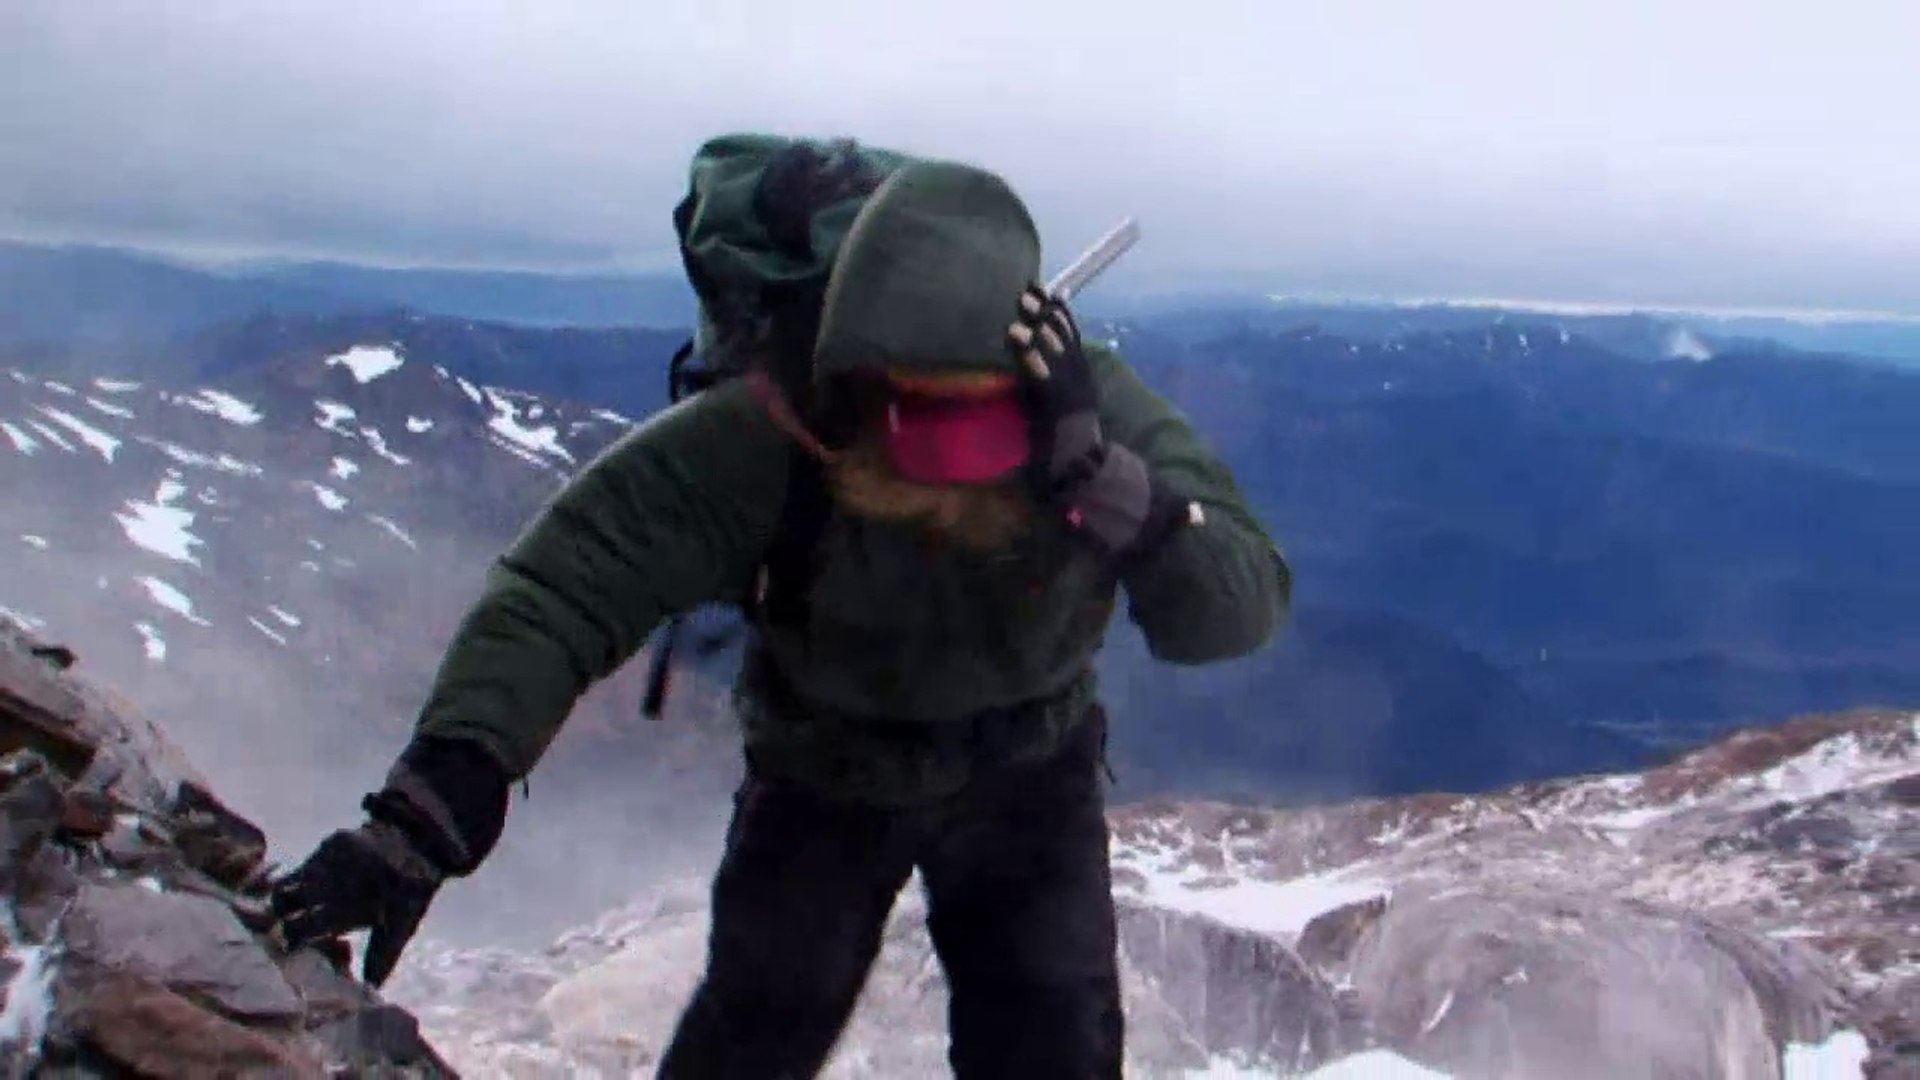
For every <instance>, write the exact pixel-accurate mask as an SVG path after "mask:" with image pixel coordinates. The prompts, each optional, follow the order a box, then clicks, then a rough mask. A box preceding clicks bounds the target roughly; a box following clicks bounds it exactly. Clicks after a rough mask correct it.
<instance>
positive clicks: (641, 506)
mask: <svg viewBox="0 0 1920 1080" xmlns="http://www.w3.org/2000/svg"><path fill="white" fill-rule="evenodd" d="M1089 353H1090V355H1091V357H1092V359H1093V362H1094V364H1095V365H1096V370H1097V372H1098V374H1099V379H1100V383H1101V387H1102V397H1103V404H1102V409H1101V413H1102V422H1103V423H1104V424H1105V425H1106V427H1107V430H1108V432H1109V435H1110V437H1111V438H1113V439H1114V440H1115V441H1117V442H1119V443H1121V444H1122V445H1125V446H1127V447H1129V448H1130V449H1132V450H1134V452H1136V453H1138V454H1140V455H1141V456H1142V457H1143V458H1144V459H1145V460H1146V461H1147V462H1148V463H1149V464H1150V465H1151V466H1152V467H1153V468H1154V469H1155V470H1156V471H1157V472H1158V474H1159V475H1160V476H1161V477H1162V478H1163V479H1164V480H1165V482H1166V483H1168V484H1169V485H1170V486H1172V487H1174V488H1176V489H1178V490H1179V491H1180V492H1181V493H1182V494H1183V495H1185V496H1187V497H1189V498H1192V499H1194V500H1196V501H1198V502H1199V503H1200V505H1201V506H1202V508H1203V509H1204V511H1205V522H1204V524H1202V525H1200V526H1198V527H1195V528H1188V529H1183V530H1181V531H1179V532H1177V533H1175V534H1174V537H1173V539H1172V540H1171V541H1170V542H1169V543H1168V544H1167V545H1166V546H1165V547H1163V548H1162V549H1161V550H1160V551H1158V552H1156V553H1154V554H1153V555H1151V556H1150V557H1149V558H1147V559H1145V560H1144V561H1142V562H1140V563H1139V564H1137V565H1135V566H1133V567H1131V568H1130V569H1129V571H1128V573H1127V574H1126V576H1125V577H1124V578H1122V579H1120V580H1118V581H1115V580H1114V579H1113V578H1112V577H1111V576H1109V575H1107V574H1105V573H1103V572H1102V569H1101V565H1100V563H1099V562H1098V560H1097V559H1096V558H1095V557H1094V556H1093V555H1091V554H1090V553H1089V552H1087V551H1085V550H1083V549H1082V548H1081V547H1080V545H1079V541H1078V540H1077V539H1076V538H1074V537H1073V536H1071V535H1070V534H1069V533H1068V531H1067V529H1066V527H1065V526H1064V525H1063V524H1059V523H1056V522H1055V521H1054V520H1053V519H1052V518H1051V517H1047V516H1042V517H1040V518H1039V519H1037V520H1038V524H1037V526H1036V528H1035V529H1034V530H1033V532H1032V534H1031V535H1030V537H1029V538H1028V539H1027V540H1025V541H1022V542H1021V544H1020V545H1019V546H1018V547H1016V548H1015V549H1014V550H1012V551H1009V552H1003V553H1000V554H997V555H988V554H984V553H978V552H970V551H965V550H957V549H954V548H952V547H939V548H935V547H931V546H929V545H928V544H927V543H926V542H925V540H924V539H923V538H922V535H921V533H920V532H919V530H918V529H917V528H915V527H912V526H908V525H904V524H899V523H892V522H881V521H873V520H866V519H855V518H850V517H847V516H845V515H841V514H837V513H836V514H833V515H832V516H831V517H830V518H829V520H828V523H827V525H826V526H825V528H824V530H823V534H822V536H821V538H820V549H819V550H820V553H821V556H822V559H823V562H822V564H821V570H820V573H819V575H818V577H817V579H816V583H815V586H814V588H813V590H812V592H811V594H810V597H809V599H810V604H809V618H810V625H809V626H808V627H807V629H806V630H805V631H804V632H791V631H780V632H776V633H775V634H773V635H772V640H770V641H769V642H768V644H769V647H770V651H771V653H772V655H773V656H775V657H777V658H778V659H779V660H780V661H781V666H782V668H783V671H784V674H785V675H786V677H787V678H788V679H789V680H790V681H791V683H792V685H793V686H794V688H795V689H796V690H797V691H798V692H799V693H800V694H801V695H802V696H804V697H805V698H806V699H808V700H810V701H812V702H815V703H816V704H817V705H818V706H819V708H820V711H821V712H822V713H823V714H828V713H831V714H834V715H838V714H841V713H845V714H853V715H854V716H857V717H868V718H875V719H881V718H884V719H891V720H898V721H904V722H909V723H916V724H924V725H927V726H929V727H930V728H937V727H938V726H939V725H940V724H942V723H943V722H950V721H956V720H960V719H962V718H965V717H967V716H968V715H969V714H972V713H975V712H977V711H979V710H983V709H988V708H992V707H995V706H1004V705H1009V704H1013V703H1016V702H1020V701H1023V700H1027V699H1030V698H1033V697H1036V696H1040V695H1045V694H1048V693H1052V692H1056V691H1059V690H1061V689H1063V688H1067V687H1069V686H1070V685H1072V684H1075V683H1076V681H1080V682H1081V683H1082V684H1084V683H1085V681H1086V678H1087V676H1088V673H1089V671H1090V669H1091V664H1092V661H1093V657H1094V654H1095V652H1096V651H1097V649H1098V648H1099V645H1100V643H1101V641H1102V639H1103V637H1104V635H1105V632H1106V628H1107V624H1108V622H1109V621H1110V618H1111V615H1112V613H1113V611H1114V610H1115V601H1116V587H1119V588H1124V590H1125V592H1126V594H1127V606H1126V612H1127V614H1128V616H1129V617H1130V618H1131V619H1132V620H1133V621H1134V623H1136V624H1137V625H1138V626H1139V628H1140V630H1141V631H1142V633H1143V635H1144V637H1145V639H1146V642H1147V645H1148V647H1149V649H1150V650H1151V652H1152V654H1153V655H1154V656H1155V657H1156V658H1158V659H1160V660H1163V661H1167V662H1170V663H1178V664H1199V663H1206V662H1208V661H1214V660H1222V659H1227V658H1230V657H1235V656H1240V655H1244V654H1246V653H1249V652H1251V651H1253V650H1255V649H1257V648H1259V647H1261V646H1262V645H1264V644H1265V643H1267V642H1268V641H1269V640H1270V639H1271V637H1272V636H1273V634H1274V632H1275V630H1276V627H1277V626H1278V624H1279V622H1280V621H1281V619H1282V618H1283V617H1284V615H1285V613H1286V610H1287V607H1288V604H1289V601H1290V586H1291V578H1290V574H1289V571H1288V568H1287V565H1286V563H1285V561H1284V560H1283V558H1282V556H1281V553H1280V551H1279V549H1278V547H1277V546H1276V545H1275V544H1274V542H1273V541H1272V539H1271V538H1270V537H1269V536H1268V535H1267V533H1266V531H1265V530H1264V529H1263V528H1262V526H1261V525H1260V523H1259V522H1258V521H1257V520H1256V519H1255V518H1254V516H1253V515H1252V514H1251V513H1250V512H1249V511H1248V509H1247V507H1246V505H1245V502H1244V500H1243V498H1242V496H1241V494H1240V492H1239V490H1238V489H1237V487H1236V484H1235V482H1234V480H1233V478H1232V476H1231V475H1230V474H1229V472H1228V471H1227V469H1226V468H1225V466H1224V465H1223V464H1222V463H1221V462H1220V461H1219V459H1218V458H1217V457H1215V456H1214V455H1213V454H1212V453H1211V452H1209V451H1208V450H1207V449H1205V448H1204V447H1203V446H1202V444H1201V442H1200V440H1199V439H1198V438H1197V437H1196V435H1195V433H1194V431H1193V430H1192V428H1191V427H1190V426H1189V424H1188V423H1187V421H1186V419H1185V418H1184V417H1183V416H1182V415H1181V414H1180V413H1179V412H1178V411H1176V410H1175V409H1174V408H1173V407H1171V406H1170V405H1169V404H1168V403H1167V402H1166V401H1165V400H1163V399H1162V398H1161V397H1160V396H1158V395H1157V394H1155V393H1154V392H1153V391H1151V390H1150V389H1148V388H1147V387H1146V386H1145V385H1144V384H1143V383H1142V382H1141V381H1140V379H1139V378H1138V377H1137V376H1136V375H1135V374H1134V373H1133V371H1132V370H1131V369H1130V368H1128V367H1127V366H1126V365H1125V364H1124V363H1123V362H1122V361H1121V360H1120V358H1119V357H1118V356H1116V355H1115V354H1113V353H1112V352H1109V351H1107V350H1104V349H1099V348H1095V347H1092V346H1090V347H1089ZM790 462H791V456H790V450H789V444H788V441H787V437H786V436H785V435H784V434H783V433H782V432H781V431H780V430H779V429H778V428H777V427H776V426H774V424H773V423H772V421H771V420H770V419H769V418H768V417H767V416H766V414H765V412H764V411H763V409H762V408H761V406H760V404H759V403H758V402H757V401H756V400H755V399H754V398H753V397H752V396H751V395H750V394H749V393H748V392H747V388H746V386H745V385H744V384H742V383H739V382H732V383H726V384H722V385H721V386H719V387H716V388H714V389H712V390H709V391H707V392H705V393H703V394H700V395H698V396H696V397H694V398H692V399H690V400H687V401H684V402H681V403H680V404H678V405H676V406H673V407H671V408H669V409H667V410H665V411H663V412H661V413H659V414H657V415H655V416H654V417H652V418H650V419H649V420H647V421H646V422H644V423H642V424H641V425H639V426H638V427H636V428H635V429H634V430H633V431H631V432H629V433H628V434H627V435H626V436H624V437H623V438H621V439H620V440H619V441H618V442H616V443H614V444H613V445H612V446H610V447H609V448H608V449H607V450H606V451H605V452H604V453H602V454H601V455H600V456H598V457H597V458H595V459H594V460H593V461H591V462H590V463H588V464H587V465H586V466H585V467H584V468H583V469H582V470H581V471H580V472H579V473H578V474H576V475H575V476H574V478H573V479H572V480H571V481H570V482H569V483H567V484H566V485H565V486H564V487H563V488H562V489H561V490H560V491H559V492H558V493H557V494H556V496H555V497H554V498H553V499H551V500H550V501H549V502H548V504H547V505H546V506H545V507H544V508H543V509H542V510H541V511H540V513H539V514H538V515H537V516H536V517H535V518H534V519H533V521H532V522H531V523H530V525H529V526H528V527H527V528H526V529H525V530H524V531H523V532H522V534H521V535H520V536H519V537H518V538H517V539H516V541H515V542H514V543H513V544H512V545H511V547H510V548H509V549H508V550H507V551H506V552H505V553H504V554H503V555H502V556H501V557H500V558H499V559H498V560H497V562H496V563H495V564H494V565H493V566H492V567H491V568H490V570H489V572H488V576H487V582H486V588H485V591H484V593H483V595H482V596H481V597H480V599H479V601H478V602H477V603H476V604H475V605H474V607H473V608H472V609H471V610H470V612H469V613H468V614H467V616H466V618H465V619H464V621H463V622H462V624H461V625H460V627H459V628H458V630H457V631H456V633H455V635H454V638H453V641H452V643H451V645H450V646H449V648H448V649H447V652H446V655H445V658H444V660H443V661H442V663H441V666H440V669H439V672H438V674H437V676H436V679H435V682H434V686H433V689H432V692H431V694H430V696H429V699H428V702H427V705H426V707H425V710H424V712H423V715H422V717H421V720H420V732H421V734H426V735H441V736H458V737H466V738H472V739H476V740H479V741H480V742H481V743H482V744H483V745H485V746H486V747H488V748H489V749H491V750H492V751H493V752H494V754H495V755H496V756H497V757H498V758H499V760H500V761H501V762H502V763H503V764H505V765H506V767H507V769H508V771H509V772H510V773H511V774H512V775H514V776H516V777H518V776H523V775H525V774H526V773H527V772H529V771H531V770H532V769H533V767H534V766H535V764H536V763H537V762H538V761H539V760H540V758H541V755H542V754H543V753H544V752H545V750H546V748H547V747H548V745H549V744H550V742H551V740H552V739H553V737H554V735H555V734H556V733H557V732H558V730H559V729H560V726H561V724H562V723H563V721H564V720H565V719H566V717H567V715H568V714H569V712H570V711H571V710H572V707H573V704H574V702H575V700H576V699H577V698H578V696H579V695H580V694H581V693H583V692H584V691H585V690H586V689H587V688H588V687H589V686H590V685H591V684H592V683H593V682H595V681H596V680H598V679H600V678H602V677H604V676H606V675H608V674H610V673H612V672H613V671H614V670H615V669H616V668H618V667H620V666H621V665H622V664H623V663H625V662H626V661H627V660H628V659H629V658H630V657H632V656H633V655H634V654H635V653H636V652H637V651H638V650H639V648H640V647H641V645H642V644H643V643H644V642H645V640H646V638H647V637H648V635H649V634H650V633H651V632H652V631H653V630H654V629H655V627H657V626H658V625H659V624H660V623H661V621H662V620H663V619H665V618H666V617H668V616H670V615H672V614H674V613H677V612H684V611H688V610H690V609H692V608H695V607H698V606H700V605H703V604H708V603H721V604H725V603H735V604H737V603H741V602H743V601H744V600H745V599H746V598H745V597H744V596H743V595H741V594H742V592H743V591H744V590H743V588H742V583H743V582H746V581H750V580H751V579H752V575H753V572H754V569H755V568H756V567H757V566H758V565H759V564H760V562H761V560H762V559H763V557H764V555H765V553H766V550H767V548H768V545H769V543H770V542H771V540H772V535H773V530H774V525H775V522H776V521H777V519H778V517H779V514H780V508H781V506H782V504H783V500H784V497H785V494H786V483H787V479H788V475H787V474H788V470H789V468H790ZM752 683H753V680H751V679H745V678H743V680H742V682H741V685H740V687H739V699H738V700H739V706H740V712H741V718H742V720H743V722H744V724H745V729H746V734H747V739H748V743H749V745H750V746H755V747H757V748H763V750H764V753H765V754H766V756H768V757H772V758H778V756H779V755H780V754H781V753H782V751H786V752H788V753H789V754H790V755H791V756H792V757H793V758H794V759H795V760H796V766H795V767H796V771H804V770H805V769H807V768H808V767H809V766H810V765H812V764H813V763H814V762H816V761H818V754H819V752H820V751H821V750H822V749H823V748H821V747H819V746H818V745H817V744H818V742H819V741H820V739H821V738H822V734H821V732H820V731H818V730H817V729H818V727H819V725H818V724H808V723H805V722H802V721H803V718H797V717H778V716H765V715H763V713H764V709H763V708H762V705H763V695H762V694H761V693H759V692H758V691H759V688H758V687H756V686H754V685H752ZM827 737H828V738H831V736H830V735H829V736H827ZM1044 737H1045V736H1042V735H1038V734H1037V735H1036V738H1037V739H1038V738H1044ZM1044 748H1045V747H1044V746H1043V745H1035V746H1034V747H1032V748H1031V749H1032V752H1036V753H1038V752H1042V751H1043V750H1044ZM838 749H839V750H840V752H841V753H842V754H855V755H862V754H864V755H865V756H867V757H869V758H871V757H873V756H875V755H886V754H888V753H892V754H895V755H900V756H903V757H904V756H915V755H917V756H920V757H926V756H928V755H936V756H937V757H938V760H937V762H936V763H933V764H929V763H928V762H927V761H925V760H916V761H911V762H909V761H906V760H900V761H893V762H886V761H879V762H869V765H870V766H871V767H872V770H873V774H874V775H877V776H878V777H880V778H881V779H868V780H866V781H865V782H864V783H861V782H859V781H848V782H846V783H843V784H840V785H836V780H842V779H843V776H842V774H843V773H844V764H845V762H844V759H842V761H841V765H842V766H843V768H842V769H841V770H839V771H838V772H835V773H832V774H829V773H827V772H826V771H825V770H823V769H819V768H816V769H814V772H815V774H816V778H817V779H818V780H819V781H820V782H821V783H822V784H823V785H825V786H847V784H853V785H854V786H858V787H861V788H863V789H866V788H871V789H872V790H856V791H848V792H847V794H851V795H855V796H864V797H868V798H872V799H876V800H882V801H890V802H912V801H917V800H919V799H921V798H936V797H939V796H941V795H943V794H946V793H948V792H949V791H950V790H951V789H952V788H953V787H954V786H955V785H956V784H957V783H959V782H961V781H962V780H964V771H965V763H964V761H956V760H953V756H952V755H950V754H936V752H935V751H932V750H928V749H925V748H921V747H915V746H914V745H913V744H912V743H911V742H907V743H902V742H901V741H900V740H878V741H876V744H875V745H873V746H870V747H861V746H859V745H857V744H855V745H852V746H843V747H839V748H838ZM903 773H904V774H906V778H905V779H904V780H903V779H902V778H901V777H902V774H903ZM862 775H866V774H862ZM903 785H904V786H903ZM882 789H884V790H882Z"/></svg>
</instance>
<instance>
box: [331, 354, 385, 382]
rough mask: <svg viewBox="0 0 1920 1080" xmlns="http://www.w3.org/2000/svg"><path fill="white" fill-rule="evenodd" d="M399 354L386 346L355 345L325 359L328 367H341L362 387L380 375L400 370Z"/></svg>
mask: <svg viewBox="0 0 1920 1080" xmlns="http://www.w3.org/2000/svg"><path fill="white" fill-rule="evenodd" d="M401 363H402V361H401V359H400V354H399V353H398V352H396V351H395V350H394V349H393V348H392V347H391V346H387V345H355V346H354V347H352V348H350V349H348V350H347V351H346V352H343V353H335V354H334V355H332V356H329V357H327V366H328V367H343V368H346V369H347V370H348V371H350V372H352V373H353V377H354V379H355V381H357V382H359V383H361V384H362V385H364V384H366V383H370V382H372V381H373V380H375V379H377V378H379V377H380V376H382V375H386V374H389V373H391V372H394V371H398V370H400V365H401Z"/></svg>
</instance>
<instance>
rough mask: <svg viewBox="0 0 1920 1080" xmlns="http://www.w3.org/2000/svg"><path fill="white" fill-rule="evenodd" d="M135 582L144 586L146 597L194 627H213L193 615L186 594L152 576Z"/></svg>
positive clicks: (190, 599)
mask: <svg viewBox="0 0 1920 1080" xmlns="http://www.w3.org/2000/svg"><path fill="white" fill-rule="evenodd" d="M135 580H136V581H138V582H139V583H140V584H141V585H144V586H146V590H147V595H148V596H149V597H151V598H152V599H153V602H154V603H156V604H159V605H160V606H161V607H163V608H166V609H167V610H168V611H171V612H173V613H174V614H175V615H178V616H180V617H181V618H183V619H185V620H187V621H188V622H190V623H193V624H194V625H195V626H212V625H213V624H212V623H210V622H208V621H207V620H205V619H203V618H201V617H200V616H198V615H196V614H194V611H193V599H192V597H189V596H188V595H187V594H186V593H183V592H181V591H180V590H179V589H176V588H174V587H173V586H172V585H169V584H168V583H166V582H164V581H162V580H160V579H159V578H157V577H153V576H152V575H147V576H144V577H140V578H136V579H135Z"/></svg>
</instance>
